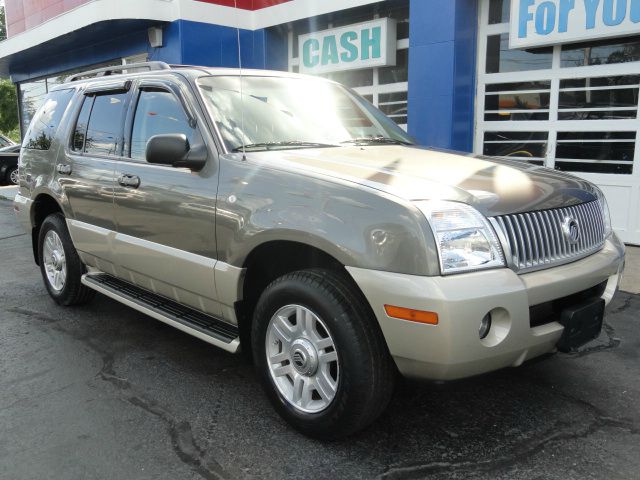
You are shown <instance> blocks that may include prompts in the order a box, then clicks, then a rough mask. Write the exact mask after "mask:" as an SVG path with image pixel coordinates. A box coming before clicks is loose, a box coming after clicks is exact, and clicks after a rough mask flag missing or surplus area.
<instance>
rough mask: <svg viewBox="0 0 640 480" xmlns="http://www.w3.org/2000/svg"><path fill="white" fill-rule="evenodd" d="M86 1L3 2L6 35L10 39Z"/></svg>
mask: <svg viewBox="0 0 640 480" xmlns="http://www.w3.org/2000/svg"><path fill="white" fill-rule="evenodd" d="M87 1H88V0H5V2H4V4H5V14H6V15H5V16H6V20H7V35H8V36H9V37H10V36H12V35H15V34H17V33H20V32H24V31H25V30H29V29H30V28H33V27H37V26H38V25H40V24H41V23H44V22H46V21H47V20H50V19H51V18H53V17H56V16H58V15H60V14H61V13H64V12H66V11H68V10H71V9H73V8H75V7H77V6H79V5H82V4H83V3H87Z"/></svg>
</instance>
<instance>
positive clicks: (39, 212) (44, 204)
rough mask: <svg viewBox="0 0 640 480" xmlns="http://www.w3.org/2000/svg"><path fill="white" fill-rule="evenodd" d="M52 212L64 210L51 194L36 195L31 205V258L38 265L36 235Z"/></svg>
mask: <svg viewBox="0 0 640 480" xmlns="http://www.w3.org/2000/svg"><path fill="white" fill-rule="evenodd" d="M53 213H61V214H63V215H64V211H63V209H62V207H61V206H60V204H59V203H58V201H57V200H56V199H55V198H54V197H53V196H51V195H48V194H46V193H41V194H39V195H37V196H36V198H35V199H34V201H33V205H32V207H31V225H32V228H31V245H32V248H33V259H34V261H35V262H36V265H40V261H39V259H38V237H39V236H40V227H41V226H42V222H44V220H45V218H47V217H48V216H49V215H51V214H53Z"/></svg>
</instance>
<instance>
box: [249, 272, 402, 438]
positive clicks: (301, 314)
mask: <svg viewBox="0 0 640 480" xmlns="http://www.w3.org/2000/svg"><path fill="white" fill-rule="evenodd" d="M252 343H253V354H254V359H255V362H256V367H257V370H258V374H259V376H260V379H261V382H262V384H263V386H264V388H265V391H266V393H267V395H268V397H269V399H270V400H271V402H272V403H273V405H274V407H275V408H276V410H277V411H278V413H279V414H280V415H281V416H282V417H283V418H284V419H285V420H287V421H288V422H289V423H290V424H291V425H293V426H294V427H295V428H297V429H298V430H300V431H301V432H302V433H304V434H306V435H309V436H312V437H316V438H321V439H336V438H341V437H345V436H347V435H350V434H353V433H355V432H357V431H359V430H361V429H363V428H365V427H366V426H368V425H369V424H371V423H372V422H373V421H374V420H375V419H376V418H377V417H378V416H379V415H380V414H381V413H382V412H383V411H384V409H385V408H386V406H387V404H388V402H389V399H390V397H391V393H392V392H393V384H394V379H395V367H394V365H393V362H392V360H391V358H390V355H389V352H388V350H387V347H386V344H385V342H384V338H383V337H382V333H381V332H380V329H379V327H378V325H377V322H376V320H375V318H372V314H371V312H370V309H369V307H368V305H367V304H366V303H365V300H364V298H362V295H361V294H360V292H358V291H357V290H356V289H355V287H353V286H352V285H351V284H350V283H349V282H348V281H347V280H346V279H345V278H344V277H342V276H340V275H338V274H336V273H333V272H329V271H324V270H303V271H298V272H294V273H290V274H287V275H284V276H282V277H280V278H278V279H277V280H275V281H274V282H273V283H271V284H270V285H269V286H268V287H267V288H266V289H265V291H264V292H263V293H262V295H261V296H260V299H259V301H258V304H257V306H256V310H255V314H254V323H253V332H252Z"/></svg>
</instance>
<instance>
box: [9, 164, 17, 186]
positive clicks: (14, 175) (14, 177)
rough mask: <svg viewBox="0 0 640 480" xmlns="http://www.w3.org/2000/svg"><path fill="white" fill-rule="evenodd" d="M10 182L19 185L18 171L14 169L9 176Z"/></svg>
mask: <svg viewBox="0 0 640 480" xmlns="http://www.w3.org/2000/svg"><path fill="white" fill-rule="evenodd" d="M9 181H10V182H11V183H13V184H14V185H18V169H17V168H14V169H13V170H11V173H10V174H9Z"/></svg>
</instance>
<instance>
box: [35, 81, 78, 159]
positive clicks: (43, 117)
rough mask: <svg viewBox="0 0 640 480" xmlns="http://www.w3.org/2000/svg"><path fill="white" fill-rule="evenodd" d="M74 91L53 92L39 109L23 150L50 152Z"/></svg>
mask: <svg viewBox="0 0 640 480" xmlns="http://www.w3.org/2000/svg"><path fill="white" fill-rule="evenodd" d="M73 92H74V90H73V89H67V90H56V91H55V92H51V93H50V94H49V95H47V97H46V98H45V100H44V103H43V104H42V106H41V107H40V108H39V109H38V111H37V112H36V114H35V115H34V117H33V120H32V121H31V124H30V125H29V129H28V130H27V134H26V135H25V137H24V141H23V142H22V147H23V148H30V149H33V150H49V148H50V147H51V142H52V141H53V138H54V136H55V134H56V132H57V131H58V126H59V125H60V120H61V119H62V115H63V114H64V112H65V110H66V109H67V107H68V106H69V102H70V101H71V98H72V97H73Z"/></svg>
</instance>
